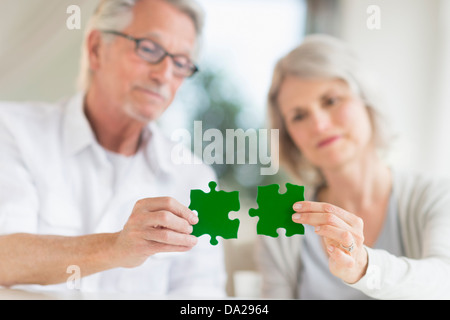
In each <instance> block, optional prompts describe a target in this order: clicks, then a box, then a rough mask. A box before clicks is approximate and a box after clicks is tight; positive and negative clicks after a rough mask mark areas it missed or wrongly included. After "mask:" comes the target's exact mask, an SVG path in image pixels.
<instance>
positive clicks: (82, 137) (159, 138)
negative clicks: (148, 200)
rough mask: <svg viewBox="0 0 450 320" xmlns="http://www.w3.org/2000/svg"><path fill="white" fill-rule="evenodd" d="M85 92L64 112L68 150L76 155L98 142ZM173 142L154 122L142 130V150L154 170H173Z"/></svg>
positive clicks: (167, 171)
mask: <svg viewBox="0 0 450 320" xmlns="http://www.w3.org/2000/svg"><path fill="white" fill-rule="evenodd" d="M84 97H85V94H84V93H78V94H76V95H75V96H74V97H72V98H71V99H70V100H69V101H68V102H67V103H66V108H65V114H64V120H63V121H64V129H63V130H64V131H63V132H64V140H65V145H66V148H67V152H68V153H69V154H70V155H75V154H77V153H78V152H80V151H82V150H83V149H84V148H86V147H88V146H89V145H92V144H98V142H97V139H96V137H95V134H94V132H93V130H92V127H91V125H90V123H89V121H88V119H87V118H86V114H85V113H84ZM171 146H172V142H171V141H170V140H169V139H167V138H166V137H165V135H164V134H163V133H162V132H161V130H160V129H159V128H158V125H157V124H156V123H154V122H151V123H149V124H148V125H147V126H146V127H145V128H144V130H143V132H142V141H141V150H144V152H145V153H146V156H147V158H148V160H149V162H150V166H151V167H152V169H153V170H154V172H163V173H166V174H170V173H172V172H173V167H172V165H173V162H172V160H171Z"/></svg>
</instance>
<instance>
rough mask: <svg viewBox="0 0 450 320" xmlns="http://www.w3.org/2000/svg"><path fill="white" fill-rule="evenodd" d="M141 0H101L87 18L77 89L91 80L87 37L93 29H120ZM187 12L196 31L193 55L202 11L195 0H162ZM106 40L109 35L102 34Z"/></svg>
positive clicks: (84, 89)
mask: <svg viewBox="0 0 450 320" xmlns="http://www.w3.org/2000/svg"><path fill="white" fill-rule="evenodd" d="M139 1H141V0H101V1H100V4H99V5H98V7H97V9H96V10H95V12H94V14H93V16H92V17H91V19H90V20H89V22H88V24H87V26H86V30H85V33H84V40H83V41H84V43H83V46H82V51H81V62H80V73H79V76H78V89H79V90H82V91H87V89H88V88H89V85H90V80H91V70H90V66H89V57H88V52H87V38H88V36H89V34H90V33H91V31H93V30H117V31H122V30H123V29H125V28H126V27H127V26H128V25H129V24H130V23H131V22H132V20H133V8H134V6H135V5H136V3H137V2H139ZM164 1H166V2H168V3H170V4H172V5H173V6H175V7H176V8H177V9H178V10H180V11H181V12H183V13H185V14H187V15H188V16H189V17H190V18H191V19H192V21H193V23H194V26H195V30H196V32H197V43H196V48H195V55H196V56H197V55H198V52H199V47H200V42H201V35H202V32H203V25H204V12H203V10H202V8H201V7H200V5H199V4H198V3H197V2H196V1H195V0H164ZM103 37H104V39H105V40H106V41H108V40H109V39H110V38H111V36H110V35H103Z"/></svg>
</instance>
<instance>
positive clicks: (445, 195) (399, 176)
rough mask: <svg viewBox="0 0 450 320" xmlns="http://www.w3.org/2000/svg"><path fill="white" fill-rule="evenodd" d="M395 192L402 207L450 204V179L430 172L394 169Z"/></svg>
mask: <svg viewBox="0 0 450 320" xmlns="http://www.w3.org/2000/svg"><path fill="white" fill-rule="evenodd" d="M392 174H393V192H394V194H395V195H396V197H397V198H398V200H399V202H400V205H402V204H403V205H404V206H406V205H407V206H410V207H415V208H424V206H426V207H428V206H430V205H431V204H436V203H442V202H446V203H450V178H449V177H448V176H443V175H438V174H434V173H430V172H417V171H412V170H402V169H398V168H396V169H392Z"/></svg>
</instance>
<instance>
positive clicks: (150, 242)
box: [114, 197, 198, 268]
mask: <svg viewBox="0 0 450 320" xmlns="http://www.w3.org/2000/svg"><path fill="white" fill-rule="evenodd" d="M197 222H198V218H197V216H196V215H195V214H194V213H193V212H192V211H191V210H190V209H189V208H187V207H185V206H183V205H182V204H180V203H179V202H178V201H176V200H175V199H173V198H169V197H163V198H147V199H142V200H139V201H138V202H136V204H135V206H134V208H133V211H132V213H131V216H130V218H129V219H128V221H127V223H126V224H125V226H124V228H123V230H122V231H121V232H119V233H118V234H117V240H116V243H115V247H114V250H115V253H117V255H116V257H118V258H119V265H121V266H122V267H127V268H131V267H136V266H139V265H141V264H142V263H144V261H145V260H146V259H147V258H148V257H149V256H151V255H154V254H155V253H159V252H184V251H188V250H190V249H192V248H193V247H194V246H195V245H196V244H197V238H196V237H195V236H193V235H191V233H192V225H193V224H196V223H197Z"/></svg>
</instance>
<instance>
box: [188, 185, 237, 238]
mask: <svg viewBox="0 0 450 320" xmlns="http://www.w3.org/2000/svg"><path fill="white" fill-rule="evenodd" d="M216 187H217V183H215V182H214V181H211V182H210V183H209V188H210V189H211V191H210V192H209V193H205V192H203V191H202V190H191V204H190V205H189V209H191V210H195V211H197V212H198V220H199V222H198V223H197V224H196V225H194V226H193V228H194V229H193V232H192V234H193V235H194V236H197V237H199V236H201V235H204V234H209V235H210V236H211V240H210V243H211V244H212V245H217V244H218V243H219V242H218V241H217V239H216V237H217V236H221V237H222V238H224V239H236V238H237V234H238V229H239V220H238V219H235V220H230V219H229V218H228V214H229V213H230V211H238V210H239V208H240V203H239V191H233V192H225V191H216V190H215V189H216Z"/></svg>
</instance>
